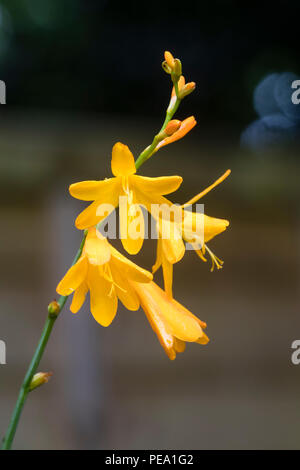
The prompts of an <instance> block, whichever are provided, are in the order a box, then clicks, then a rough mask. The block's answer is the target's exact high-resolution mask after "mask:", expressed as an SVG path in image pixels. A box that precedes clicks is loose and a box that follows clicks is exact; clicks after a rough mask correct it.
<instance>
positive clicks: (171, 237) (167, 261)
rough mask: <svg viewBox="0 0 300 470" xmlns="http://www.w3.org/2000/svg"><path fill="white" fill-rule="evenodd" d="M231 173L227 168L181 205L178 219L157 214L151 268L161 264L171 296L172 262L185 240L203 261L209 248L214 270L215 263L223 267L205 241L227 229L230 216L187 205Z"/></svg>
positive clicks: (179, 252) (175, 261)
mask: <svg viewBox="0 0 300 470" xmlns="http://www.w3.org/2000/svg"><path fill="white" fill-rule="evenodd" d="M229 174H230V170H227V171H226V172H225V173H224V175H222V176H221V177H220V178H219V179H218V180H217V181H215V182H214V183H213V184H212V185H211V186H209V187H208V188H206V189H205V190H204V191H202V192H201V193H199V194H197V195H196V196H195V197H194V198H192V199H191V200H190V201H188V202H187V203H185V204H183V205H182V206H180V208H181V209H180V210H181V214H180V217H179V219H178V221H176V220H175V221H172V220H168V219H167V218H164V217H159V218H157V217H155V218H156V220H157V229H158V234H159V238H158V242H157V256H156V262H155V264H154V266H153V268H152V272H153V273H155V272H156V271H157V270H158V269H159V268H160V267H161V266H162V270H163V277H164V285H165V291H166V293H167V294H168V296H169V297H172V283H173V264H175V263H177V262H178V261H180V260H181V259H182V257H183V256H184V253H185V245H184V242H187V243H190V244H191V245H192V247H193V249H194V251H196V253H197V255H198V256H199V257H200V258H201V259H202V260H203V261H206V258H205V257H204V254H205V252H206V251H207V252H208V253H209V255H210V256H211V260H212V267H211V271H213V269H214V267H215V266H216V267H217V269H220V268H222V265H223V261H222V260H220V259H219V258H218V257H217V256H215V255H214V253H213V252H212V251H211V250H210V249H209V248H208V246H207V245H206V243H207V242H208V241H210V240H211V239H212V238H214V237H215V236H216V235H218V234H220V233H222V232H223V231H224V230H226V228H227V227H228V225H229V222H228V220H225V219H218V218H215V217H210V216H207V215H206V214H203V213H199V212H192V211H189V210H186V207H188V206H191V205H192V204H194V203H195V202H197V201H198V200H199V199H200V198H201V197H203V196H204V195H205V194H207V193H208V192H209V191H211V190H212V189H213V188H214V187H215V186H217V185H218V184H220V183H221V182H222V181H223V180H224V179H225V178H227V176H228V175H229Z"/></svg>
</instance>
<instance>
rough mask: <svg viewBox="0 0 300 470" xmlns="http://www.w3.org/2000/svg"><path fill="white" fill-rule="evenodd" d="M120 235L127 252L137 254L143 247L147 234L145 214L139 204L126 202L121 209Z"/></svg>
mask: <svg viewBox="0 0 300 470" xmlns="http://www.w3.org/2000/svg"><path fill="white" fill-rule="evenodd" d="M122 206H123V205H122ZM120 235H121V242H122V245H123V247H124V249H125V250H126V251H127V253H129V254H130V255H136V254H137V253H138V252H139V251H140V249H141V248H142V245H143V242H144V235H145V222H144V215H143V212H142V209H141V208H140V206H139V205H138V204H126V206H125V207H122V209H120Z"/></svg>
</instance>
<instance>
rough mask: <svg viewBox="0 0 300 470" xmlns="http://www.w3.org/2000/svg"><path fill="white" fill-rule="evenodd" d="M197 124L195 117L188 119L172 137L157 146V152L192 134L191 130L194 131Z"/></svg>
mask: <svg viewBox="0 0 300 470" xmlns="http://www.w3.org/2000/svg"><path fill="white" fill-rule="evenodd" d="M170 122H171V121H170ZM196 124H197V121H196V119H195V118H194V116H190V117H188V118H186V119H185V120H184V121H182V122H181V124H180V127H179V129H178V130H177V131H176V132H174V134H172V135H170V136H169V137H166V138H165V139H163V140H162V141H161V142H159V144H158V145H157V146H156V149H155V152H157V150H158V149H160V148H161V147H163V146H164V145H168V144H171V143H172V142H176V140H179V139H182V137H184V136H185V135H186V134H187V133H188V132H190V130H192V129H193V127H195V125H196Z"/></svg>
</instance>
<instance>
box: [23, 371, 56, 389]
mask: <svg viewBox="0 0 300 470" xmlns="http://www.w3.org/2000/svg"><path fill="white" fill-rule="evenodd" d="M52 375H53V372H38V373H37V374H34V376H33V377H32V380H31V382H30V386H29V391H30V392H31V391H32V390H34V389H35V388H37V387H40V386H41V385H43V384H46V383H48V382H49V379H50V377H52Z"/></svg>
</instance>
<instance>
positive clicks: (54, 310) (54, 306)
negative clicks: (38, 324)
mask: <svg viewBox="0 0 300 470" xmlns="http://www.w3.org/2000/svg"><path fill="white" fill-rule="evenodd" d="M59 312H60V305H59V303H58V302H57V301H56V300H53V301H52V302H50V304H49V305H48V313H49V315H50V316H52V317H57V315H58V314H59Z"/></svg>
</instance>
